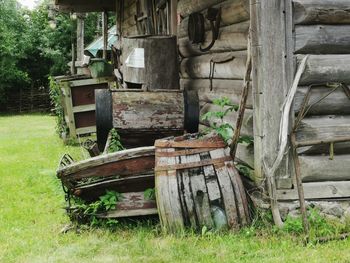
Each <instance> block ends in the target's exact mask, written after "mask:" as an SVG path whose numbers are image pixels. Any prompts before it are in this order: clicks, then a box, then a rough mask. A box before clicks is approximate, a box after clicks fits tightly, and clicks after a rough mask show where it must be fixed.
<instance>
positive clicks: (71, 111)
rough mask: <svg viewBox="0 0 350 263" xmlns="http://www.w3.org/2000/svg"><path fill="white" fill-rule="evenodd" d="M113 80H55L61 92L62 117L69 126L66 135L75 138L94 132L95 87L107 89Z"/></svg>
mask: <svg viewBox="0 0 350 263" xmlns="http://www.w3.org/2000/svg"><path fill="white" fill-rule="evenodd" d="M113 81H114V79H113V78H100V79H91V78H89V79H79V78H77V79H72V78H66V79H65V78H61V79H58V80H57V82H58V83H59V85H60V89H61V92H62V105H63V109H64V118H65V121H66V123H67V126H68V128H69V134H68V136H67V137H69V138H77V136H81V135H87V134H91V133H95V132H96V117H95V109H96V106H95V89H107V88H108V87H109V86H110V85H112V84H113Z"/></svg>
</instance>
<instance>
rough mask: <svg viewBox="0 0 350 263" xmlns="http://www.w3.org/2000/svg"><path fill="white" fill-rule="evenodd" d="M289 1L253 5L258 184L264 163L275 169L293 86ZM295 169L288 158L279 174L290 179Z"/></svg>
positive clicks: (256, 171) (255, 142)
mask: <svg viewBox="0 0 350 263" xmlns="http://www.w3.org/2000/svg"><path fill="white" fill-rule="evenodd" d="M289 1H290V0H270V1H257V0H252V1H251V26H252V28H251V32H252V34H251V40H252V60H253V72H252V80H253V82H252V83H253V84H252V86H253V96H254V98H253V100H254V116H253V117H254V156H255V157H254V158H255V165H254V167H255V181H256V182H257V184H260V182H261V180H262V179H263V178H264V171H263V170H264V168H263V167H264V165H263V161H265V162H266V163H267V164H268V165H271V164H272V163H273V161H274V160H275V159H276V156H277V153H278V148H279V129H280V119H281V113H282V112H281V110H280V109H281V107H282V105H283V103H284V100H285V97H286V95H287V93H288V91H289V88H290V87H291V85H292V82H293V76H294V65H293V52H292V49H291V48H290V47H291V44H290V38H291V37H290V35H291V34H292V32H289V31H288V30H290V27H291V23H290V20H291V19H290V18H291V16H292V10H291V7H290V5H289ZM286 29H288V30H286ZM291 168H292V162H291V160H289V158H288V156H286V158H285V160H284V161H282V163H281V165H280V168H279V170H278V171H277V174H278V175H279V176H281V177H283V176H290V174H291V171H292V169H291Z"/></svg>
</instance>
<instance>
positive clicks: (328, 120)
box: [297, 115, 350, 143]
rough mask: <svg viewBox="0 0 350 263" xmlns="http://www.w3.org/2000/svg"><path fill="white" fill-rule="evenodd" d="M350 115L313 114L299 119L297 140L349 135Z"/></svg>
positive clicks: (299, 141)
mask: <svg viewBox="0 0 350 263" xmlns="http://www.w3.org/2000/svg"><path fill="white" fill-rule="evenodd" d="M349 134H350V116H333V115H329V116H314V117H308V118H305V119H303V120H302V121H301V123H300V126H299V128H298V130H297V142H298V143H305V142H307V141H315V140H320V141H322V140H329V139H332V140H333V139H337V138H343V137H346V136H349Z"/></svg>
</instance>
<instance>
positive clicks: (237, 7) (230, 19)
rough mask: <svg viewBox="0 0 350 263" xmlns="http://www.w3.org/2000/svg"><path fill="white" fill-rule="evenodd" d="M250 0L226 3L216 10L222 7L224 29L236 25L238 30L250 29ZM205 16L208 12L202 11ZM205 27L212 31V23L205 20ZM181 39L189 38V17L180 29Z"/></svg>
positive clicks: (219, 5)
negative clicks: (248, 4) (248, 5)
mask: <svg viewBox="0 0 350 263" xmlns="http://www.w3.org/2000/svg"><path fill="white" fill-rule="evenodd" d="M247 3H249V1H248V0H245V1H232V0H229V1H225V2H223V3H220V4H218V5H215V6H214V8H220V7H221V23H220V25H221V26H222V27H224V26H229V25H234V24H235V25H236V27H237V28H242V30H244V28H245V29H246V30H244V32H246V31H247V29H248V27H249V7H247ZM202 13H203V15H204V16H206V10H204V11H202ZM204 26H205V29H206V30H210V22H209V21H208V20H207V19H205V21H204ZM178 35H179V37H186V36H188V17H185V18H184V19H183V20H182V21H181V23H180V25H179V28H178Z"/></svg>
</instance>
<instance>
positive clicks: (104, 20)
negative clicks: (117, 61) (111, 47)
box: [102, 11, 108, 59]
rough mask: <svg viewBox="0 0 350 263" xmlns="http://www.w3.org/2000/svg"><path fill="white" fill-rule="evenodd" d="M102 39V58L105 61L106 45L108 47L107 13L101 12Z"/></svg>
mask: <svg viewBox="0 0 350 263" xmlns="http://www.w3.org/2000/svg"><path fill="white" fill-rule="evenodd" d="M102 39H103V53H102V57H103V58H104V59H107V45H108V13H107V12H106V11H104V12H102Z"/></svg>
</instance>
